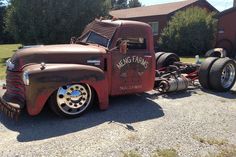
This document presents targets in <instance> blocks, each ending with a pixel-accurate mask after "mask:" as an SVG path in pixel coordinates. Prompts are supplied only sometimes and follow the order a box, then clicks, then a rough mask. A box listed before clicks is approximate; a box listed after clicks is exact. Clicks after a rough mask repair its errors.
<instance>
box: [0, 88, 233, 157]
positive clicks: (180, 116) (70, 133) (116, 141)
mask: <svg viewBox="0 0 236 157" xmlns="http://www.w3.org/2000/svg"><path fill="white" fill-rule="evenodd" d="M235 99H236V86H235V87H234V89H233V90H232V91H231V92H228V93H213V92H209V91H205V92H204V91H202V90H201V89H190V90H188V91H186V92H179V93H172V94H168V95H158V94H156V93H155V92H154V91H152V92H149V93H144V94H140V95H131V96H122V97H113V98H111V99H110V108H109V110H107V111H99V110H98V109H96V108H94V109H92V110H91V111H89V112H88V113H86V114H84V115H83V116H82V117H80V118H77V119H61V118H58V117H57V116H55V115H54V114H53V113H52V112H51V111H50V110H49V109H48V108H45V109H44V111H43V112H42V113H41V114H40V115H38V116H36V117H30V116H28V115H27V113H23V114H22V115H21V118H20V121H18V122H15V121H13V120H10V119H8V118H7V117H5V116H3V115H2V113H0V156H4V157H5V156H88V157H91V156H101V157H102V156H115V157H117V156H118V157H119V156H123V154H124V152H128V151H136V152H137V153H138V154H140V155H142V156H144V157H145V156H147V157H148V156H150V155H151V154H152V153H153V151H155V150H156V149H174V150H176V151H177V153H178V154H179V156H181V157H182V156H183V157H195V156H196V157H197V156H206V155H208V154H209V153H220V151H221V146H223V145H226V144H227V145H230V146H235V145H236V101H235ZM220 145H221V146H220Z"/></svg>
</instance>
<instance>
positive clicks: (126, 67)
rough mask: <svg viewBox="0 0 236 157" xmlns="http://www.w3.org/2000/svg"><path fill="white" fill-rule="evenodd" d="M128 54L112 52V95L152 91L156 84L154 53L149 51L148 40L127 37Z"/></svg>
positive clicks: (117, 50)
mask: <svg viewBox="0 0 236 157" xmlns="http://www.w3.org/2000/svg"><path fill="white" fill-rule="evenodd" d="M123 40H125V41H126V42H127V48H128V49H127V52H126V53H121V52H120V51H119V49H116V50H114V51H112V52H111V53H112V55H111V56H112V72H111V74H112V76H111V80H112V81H111V87H112V88H111V95H124V94H132V93H140V92H144V91H148V90H151V89H152V88H153V83H154V77H155V76H154V75H155V74H154V70H155V67H153V54H152V53H153V52H149V51H148V49H147V39H146V38H145V37H142V36H132V35H130V37H129V36H125V37H123V38H118V39H117V44H119V42H121V41H123Z"/></svg>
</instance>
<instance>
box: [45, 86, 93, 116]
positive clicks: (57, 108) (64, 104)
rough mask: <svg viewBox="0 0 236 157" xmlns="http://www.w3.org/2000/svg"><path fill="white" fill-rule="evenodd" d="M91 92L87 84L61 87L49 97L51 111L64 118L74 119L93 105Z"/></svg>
mask: <svg viewBox="0 0 236 157" xmlns="http://www.w3.org/2000/svg"><path fill="white" fill-rule="evenodd" d="M93 97H94V94H93V91H92V89H91V88H90V86H89V85H87V84H73V85H67V86H62V87H60V88H58V90H57V91H56V92H54V94H53V95H52V96H51V98H50V100H49V103H50V107H51V109H52V111H53V112H54V113H56V114H57V115H59V116H61V117H65V118H76V117H78V116H80V115H81V114H83V113H84V112H85V111H87V110H88V109H89V108H90V107H91V106H92V103H93Z"/></svg>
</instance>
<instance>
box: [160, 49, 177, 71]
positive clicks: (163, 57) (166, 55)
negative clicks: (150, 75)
mask: <svg viewBox="0 0 236 157" xmlns="http://www.w3.org/2000/svg"><path fill="white" fill-rule="evenodd" d="M171 59H172V60H173V61H176V62H178V61H180V58H179V57H178V56H177V55H176V54H174V53H164V54H163V55H161V56H160V58H159V59H158V60H157V65H156V69H157V70H158V69H160V68H162V67H166V66H168V65H169V64H168V62H167V61H168V60H171Z"/></svg>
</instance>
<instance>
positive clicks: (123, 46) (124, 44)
mask: <svg viewBox="0 0 236 157" xmlns="http://www.w3.org/2000/svg"><path fill="white" fill-rule="evenodd" d="M119 49H120V53H122V54H126V53H127V50H128V46H127V41H125V40H124V41H122V42H121V43H120V46H119Z"/></svg>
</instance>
